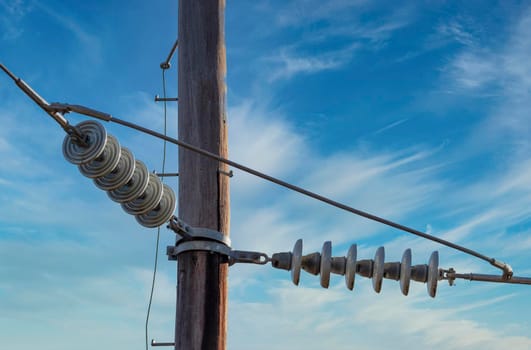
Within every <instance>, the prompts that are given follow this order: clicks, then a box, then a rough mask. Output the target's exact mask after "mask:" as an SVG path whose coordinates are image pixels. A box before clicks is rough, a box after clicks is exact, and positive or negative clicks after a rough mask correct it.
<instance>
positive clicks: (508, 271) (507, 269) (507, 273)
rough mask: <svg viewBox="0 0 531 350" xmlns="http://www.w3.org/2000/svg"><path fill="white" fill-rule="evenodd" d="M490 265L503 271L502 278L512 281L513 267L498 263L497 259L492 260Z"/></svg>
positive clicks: (501, 262)
mask: <svg viewBox="0 0 531 350" xmlns="http://www.w3.org/2000/svg"><path fill="white" fill-rule="evenodd" d="M490 264H491V265H492V266H494V267H497V268H499V269H500V270H502V271H503V275H502V278H503V279H504V280H509V279H511V277H513V268H512V267H511V265H509V264H506V263H504V262H503V261H498V260H496V259H492V261H491V263H490Z"/></svg>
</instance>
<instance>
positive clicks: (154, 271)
mask: <svg viewBox="0 0 531 350" xmlns="http://www.w3.org/2000/svg"><path fill="white" fill-rule="evenodd" d="M172 50H174V49H172ZM170 58H171V57H170ZM168 61H169V60H168ZM161 68H162V96H163V100H162V102H163V108H164V135H166V134H167V131H168V108H167V103H166V75H165V72H166V70H165V68H163V67H162V65H161ZM163 142H164V143H163V146H162V168H161V172H162V173H163V174H165V173H166V146H167V141H166V140H163ZM161 181H162V182H164V177H162V178H161ZM159 242H160V226H159V227H157V241H156V243H155V262H154V266H153V278H152V280H151V292H150V293H149V302H148V308H147V312H146V324H145V338H146V350H148V349H149V331H148V326H149V316H150V314H151V303H152V302H153V291H154V290H155V280H156V276H157V265H158V261H159Z"/></svg>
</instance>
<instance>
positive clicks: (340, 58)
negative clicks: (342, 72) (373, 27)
mask: <svg viewBox="0 0 531 350" xmlns="http://www.w3.org/2000/svg"><path fill="white" fill-rule="evenodd" d="M357 48H358V45H350V46H348V47H346V48H342V49H339V50H335V51H328V52H325V53H322V54H318V55H302V54H296V53H293V52H290V51H289V50H287V49H283V50H281V52H280V53H279V54H278V55H276V56H272V57H269V58H268V59H267V61H269V62H271V63H273V65H274V66H275V68H273V69H272V73H271V74H270V75H269V77H268V79H269V81H276V80H282V79H290V78H292V77H293V76H295V75H298V74H313V73H318V72H322V71H328V70H335V69H340V68H342V67H343V66H345V65H346V64H348V63H349V62H350V60H351V59H352V57H353V55H354V52H355V51H356V49H357Z"/></svg>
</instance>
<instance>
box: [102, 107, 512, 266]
mask: <svg viewBox="0 0 531 350" xmlns="http://www.w3.org/2000/svg"><path fill="white" fill-rule="evenodd" d="M105 120H106V121H110V122H114V123H117V124H121V125H123V126H126V127H129V128H132V129H135V130H138V131H140V132H143V133H146V134H149V135H151V136H155V137H157V138H160V139H163V140H166V141H168V142H170V143H173V144H175V145H177V146H179V147H182V148H185V149H188V150H190V151H192V152H195V153H198V154H201V155H203V156H205V157H208V158H211V159H215V160H217V161H219V162H222V163H225V164H227V165H229V166H231V167H233V168H236V169H239V170H241V171H244V172H246V173H249V174H251V175H254V176H257V177H259V178H262V179H264V180H267V181H269V182H272V183H275V184H277V185H279V186H282V187H285V188H287V189H289V190H292V191H295V192H298V193H300V194H303V195H305V196H307V197H310V198H313V199H316V200H318V201H320V202H323V203H326V204H328V205H331V206H333V207H336V208H338V209H342V210H344V211H347V212H349V213H352V214H355V215H358V216H362V217H364V218H366V219H369V220H372V221H376V222H379V223H381V224H384V225H387V226H390V227H393V228H396V229H398V230H401V231H405V232H408V233H411V234H413V235H416V236H419V237H422V238H425V239H429V240H431V241H434V242H437V243H439V244H442V245H445V246H447V247H450V248H453V249H456V250H459V251H461V252H463V253H466V254H469V255H472V256H475V257H476V258H479V259H481V260H485V261H487V262H489V263H490V264H491V265H494V264H495V263H496V259H493V258H490V257H488V256H486V255H483V254H480V253H478V252H476V251H474V250H472V249H469V248H466V247H463V246H460V245H458V244H455V243H452V242H449V241H447V240H444V239H442V238H439V237H435V236H432V235H429V234H427V233H424V232H421V231H418V230H415V229H413V228H411V227H408V226H405V225H402V224H399V223H396V222H393V221H391V220H387V219H384V218H382V217H379V216H377V215H374V214H370V213H367V212H365V211H362V210H359V209H356V208H353V207H350V206H348V205H346V204H343V203H340V202H337V201H335V200H333V199H330V198H327V197H324V196H322V195H320V194H317V193H314V192H311V191H308V190H306V189H304V188H301V187H299V186H296V185H293V184H290V183H288V182H285V181H283V180H280V179H277V178H275V177H273V176H270V175H267V174H264V173H261V172H259V171H257V170H254V169H252V168H249V167H247V166H245V165H242V164H239V163H236V162H234V161H232V160H229V159H226V158H223V157H221V156H219V155H217V154H214V153H211V152H208V151H206V150H204V149H201V148H199V147H195V146H193V145H190V144H188V143H186V142H183V141H180V140H177V139H175V138H172V137H169V136H167V135H162V134H161V133H158V132H156V131H153V130H150V129H147V128H145V127H143V126H140V125H137V124H134V123H131V122H128V121H125V120H122V119H119V118H115V117H110V116H109V117H108V118H107V119H105ZM494 266H496V267H498V268H500V269H501V270H504V268H502V267H500V266H498V265H494Z"/></svg>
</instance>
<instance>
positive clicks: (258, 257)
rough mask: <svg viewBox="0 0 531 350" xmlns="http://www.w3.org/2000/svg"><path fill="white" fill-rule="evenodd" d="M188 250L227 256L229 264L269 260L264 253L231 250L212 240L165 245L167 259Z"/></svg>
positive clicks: (258, 263) (174, 258)
mask: <svg viewBox="0 0 531 350" xmlns="http://www.w3.org/2000/svg"><path fill="white" fill-rule="evenodd" d="M189 251H208V252H211V253H218V254H221V255H224V256H226V257H228V258H229V265H230V266H232V265H234V264H236V263H243V264H256V265H265V264H267V263H268V262H270V261H271V258H269V256H268V255H267V254H265V253H260V252H251V251H244V250H232V249H230V247H227V246H226V245H224V244H222V243H219V242H213V241H202V240H199V241H186V242H182V243H179V244H177V245H176V246H168V247H166V255H168V260H177V256H179V254H181V253H184V252H189Z"/></svg>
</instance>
